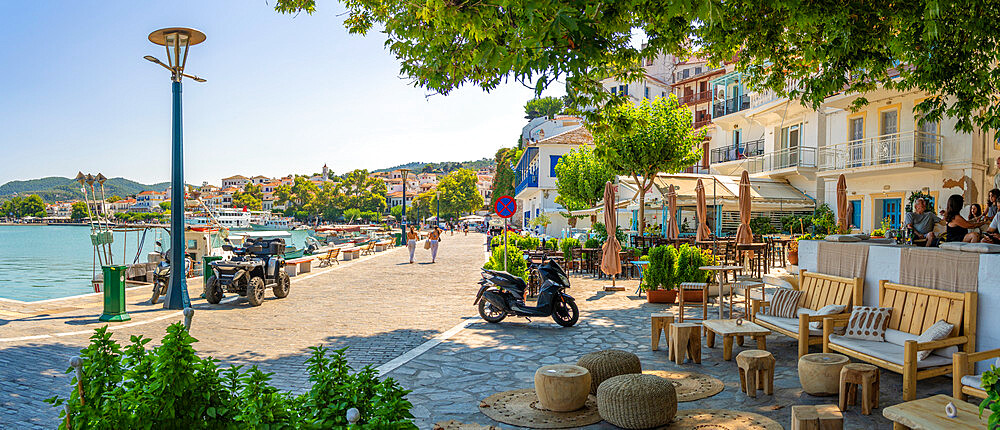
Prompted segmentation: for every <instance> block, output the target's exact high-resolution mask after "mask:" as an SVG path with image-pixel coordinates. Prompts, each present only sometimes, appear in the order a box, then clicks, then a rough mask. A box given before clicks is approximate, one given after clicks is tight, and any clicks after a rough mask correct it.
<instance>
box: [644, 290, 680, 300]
mask: <svg viewBox="0 0 1000 430" xmlns="http://www.w3.org/2000/svg"><path fill="white" fill-rule="evenodd" d="M646 300H647V301H648V302H649V303H673V302H674V300H677V290H649V291H646Z"/></svg>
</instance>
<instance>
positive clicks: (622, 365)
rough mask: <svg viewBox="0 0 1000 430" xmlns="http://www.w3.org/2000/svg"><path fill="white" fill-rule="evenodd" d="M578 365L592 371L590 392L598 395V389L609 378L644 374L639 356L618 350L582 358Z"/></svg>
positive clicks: (593, 353) (596, 353)
mask: <svg viewBox="0 0 1000 430" xmlns="http://www.w3.org/2000/svg"><path fill="white" fill-rule="evenodd" d="M576 365H577V366H580V367H583V368H586V369H587V370H589V371H590V392H591V393H592V394H597V387H600V386H601V383H602V382H604V381H605V380H607V379H608V378H611V377H613V376H618V375H628V374H632V373H642V365H641V364H639V356H637V355H635V354H633V353H631V352H626V351H621V350H618V349H606V350H604V351H597V352H591V353H590V354H587V355H584V356H583V357H580V360H579V361H577V362H576Z"/></svg>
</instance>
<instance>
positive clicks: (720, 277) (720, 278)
mask: <svg viewBox="0 0 1000 430" xmlns="http://www.w3.org/2000/svg"><path fill="white" fill-rule="evenodd" d="M698 269H699V270H708V271H711V272H713V273H714V274H715V280H716V282H717V283H718V284H719V318H720V319H722V318H725V316H723V308H725V306H724V305H725V299H724V298H723V296H722V288H723V286H724V285H725V284H726V281H727V280H728V279H729V276H728V274H729V272H735V271H737V270H743V266H701V267H699V268H698ZM735 278H736V275H735V274H734V275H733V279H735ZM729 314H730V315H732V314H733V284H729Z"/></svg>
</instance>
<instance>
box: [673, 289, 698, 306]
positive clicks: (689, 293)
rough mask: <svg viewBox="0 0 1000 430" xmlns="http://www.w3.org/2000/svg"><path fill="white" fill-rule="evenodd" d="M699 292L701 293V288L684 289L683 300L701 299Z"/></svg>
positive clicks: (695, 300)
mask: <svg viewBox="0 0 1000 430" xmlns="http://www.w3.org/2000/svg"><path fill="white" fill-rule="evenodd" d="M701 294H702V291H701V290H684V301H685V302H700V301H701ZM678 303H679V302H678Z"/></svg>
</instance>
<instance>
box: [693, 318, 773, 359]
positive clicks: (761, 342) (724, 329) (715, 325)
mask: <svg viewBox="0 0 1000 430" xmlns="http://www.w3.org/2000/svg"><path fill="white" fill-rule="evenodd" d="M701 325H702V326H704V327H705V337H706V338H707V339H706V344H707V345H708V347H709V348H714V347H715V335H719V336H722V359H723V360H726V361H730V360H732V359H733V337H737V338H739V341H740V342H739V343H740V346H742V345H743V342H742V339H743V336H748V337H753V339H754V340H755V341H756V342H757V349H760V350H764V351H766V350H767V341H766V339H765V336H767V335H769V334H771V330H768V329H766V328H764V327H761V326H759V325H757V324H754V323H752V322H750V321H743V324H742V325H736V320H734V319H728V320H707V321H703V322H702V323H701Z"/></svg>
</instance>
